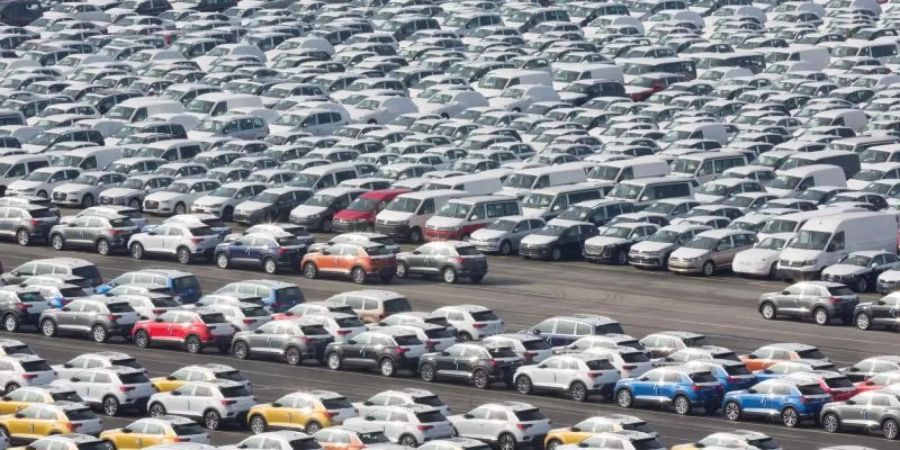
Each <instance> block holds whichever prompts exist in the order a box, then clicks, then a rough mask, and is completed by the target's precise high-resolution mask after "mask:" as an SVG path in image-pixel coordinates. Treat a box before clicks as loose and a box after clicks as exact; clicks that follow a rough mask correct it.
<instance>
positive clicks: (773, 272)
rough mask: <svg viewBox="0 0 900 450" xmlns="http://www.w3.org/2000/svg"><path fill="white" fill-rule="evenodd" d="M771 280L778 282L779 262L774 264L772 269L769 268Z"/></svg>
mask: <svg viewBox="0 0 900 450" xmlns="http://www.w3.org/2000/svg"><path fill="white" fill-rule="evenodd" d="M769 279H770V280H778V262H773V263H772V267H769Z"/></svg>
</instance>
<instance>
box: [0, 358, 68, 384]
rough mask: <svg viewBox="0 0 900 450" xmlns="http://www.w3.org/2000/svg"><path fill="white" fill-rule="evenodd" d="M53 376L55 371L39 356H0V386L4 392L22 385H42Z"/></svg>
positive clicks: (52, 378) (48, 381)
mask: <svg viewBox="0 0 900 450" xmlns="http://www.w3.org/2000/svg"><path fill="white" fill-rule="evenodd" d="M55 378H56V372H54V371H53V368H51V367H50V365H49V364H47V361H44V360H43V359H41V357H40V356H37V355H22V354H15V355H6V356H0V387H2V388H3V390H4V391H5V392H12V391H14V390H16V389H18V388H20V387H22V386H43V385H45V384H49V383H50V382H52V381H53V380H54V379H55Z"/></svg>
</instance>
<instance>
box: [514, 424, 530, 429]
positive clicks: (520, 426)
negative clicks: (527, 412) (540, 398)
mask: <svg viewBox="0 0 900 450" xmlns="http://www.w3.org/2000/svg"><path fill="white" fill-rule="evenodd" d="M516 428H518V429H520V430H527V429H529V428H531V424H530V423H517V424H516Z"/></svg>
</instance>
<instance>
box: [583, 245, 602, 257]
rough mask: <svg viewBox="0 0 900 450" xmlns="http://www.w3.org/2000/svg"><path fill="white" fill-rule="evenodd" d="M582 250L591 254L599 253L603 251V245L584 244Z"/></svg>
mask: <svg viewBox="0 0 900 450" xmlns="http://www.w3.org/2000/svg"><path fill="white" fill-rule="evenodd" d="M584 252H585V253H590V254H592V255H599V254H601V253H603V246H600V245H585V246H584Z"/></svg>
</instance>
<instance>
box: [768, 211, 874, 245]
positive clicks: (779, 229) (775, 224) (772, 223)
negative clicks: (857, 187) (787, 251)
mask: <svg viewBox="0 0 900 450" xmlns="http://www.w3.org/2000/svg"><path fill="white" fill-rule="evenodd" d="M864 211H865V210H864V209H862V208H823V209H813V210H811V211H802V212H798V213H791V214H784V215H781V216H771V217H769V218H768V219H766V222H765V224H763V226H762V228H760V230H759V232H758V233H757V237H758V238H759V241H760V242H762V240H763V239H766V238H769V237H772V236H775V235H778V234H781V233H797V232H798V231H800V228H802V227H803V225H806V222H809V221H810V220H811V219H820V218H822V217H828V216H834V215H837V214H844V213H847V212H864Z"/></svg>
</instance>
